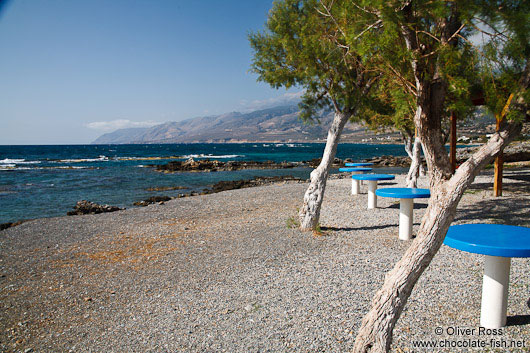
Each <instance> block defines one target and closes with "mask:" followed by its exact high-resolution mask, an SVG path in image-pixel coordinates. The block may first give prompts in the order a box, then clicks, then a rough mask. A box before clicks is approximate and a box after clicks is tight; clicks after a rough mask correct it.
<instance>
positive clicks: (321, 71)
mask: <svg viewBox="0 0 530 353" xmlns="http://www.w3.org/2000/svg"><path fill="white" fill-rule="evenodd" d="M334 9H337V10H339V11H342V8H340V7H334ZM325 11H326V9H325V8H324V7H323V6H322V4H321V3H320V2H319V1H317V0H304V1H301V0H283V1H276V2H274V5H273V8H272V9H271V11H270V13H269V18H268V20H267V23H266V29H265V31H263V32H256V33H251V34H250V35H249V41H250V45H251V47H252V49H253V50H254V57H253V62H252V66H251V71H252V72H254V73H256V74H258V80H260V81H264V82H267V83H269V84H270V85H271V86H272V87H275V88H279V87H285V88H290V87H293V86H297V87H302V88H304V89H305V94H304V95H303V97H302V103H301V104H300V108H301V117H302V118H303V119H306V120H307V119H311V117H312V116H314V115H315V114H316V112H317V111H318V110H320V109H328V108H330V107H333V108H334V109H336V110H352V109H354V108H357V107H358V105H360V104H362V102H363V100H364V96H363V94H362V89H363V88H364V87H365V85H366V82H368V80H370V78H371V76H372V75H371V74H370V73H369V72H366V70H365V63H364V62H363V60H362V59H363V58H362V57H360V56H358V55H351V54H349V53H348V49H347V48H346V47H344V46H341V43H344V40H345V38H343V36H342V35H341V34H340V28H339V26H338V24H337V23H336V22H335V21H334V19H333V17H332V16H327V15H326V14H325ZM333 16H335V14H333Z"/></svg>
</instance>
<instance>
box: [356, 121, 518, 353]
mask: <svg viewBox="0 0 530 353" xmlns="http://www.w3.org/2000/svg"><path fill="white" fill-rule="evenodd" d="M520 130H521V125H520V124H511V125H509V126H507V127H506V129H504V130H503V131H501V132H499V133H496V134H495V135H494V136H493V137H492V138H491V139H490V140H489V141H488V143H487V144H485V145H484V146H482V147H481V148H480V149H479V150H478V151H477V152H476V153H475V154H474V155H473V156H472V157H471V158H469V159H468V160H467V161H466V162H465V163H464V164H462V166H461V167H460V168H459V169H458V170H457V171H456V173H455V174H454V175H453V176H452V177H451V178H450V179H449V180H445V181H439V182H438V183H436V184H435V185H434V187H432V188H431V198H430V199H429V206H428V208H427V211H426V213H425V216H424V217H423V219H422V221H421V225H420V230H419V232H418V236H417V237H416V239H415V240H414V241H413V243H412V244H411V246H410V247H409V248H408V250H407V251H406V252H405V254H404V255H403V257H402V258H401V260H400V261H399V262H398V263H397V264H396V265H395V267H394V269H392V270H391V271H390V272H389V273H388V274H387V275H386V277H385V282H384V284H383V286H382V288H381V289H380V290H379V291H378V292H377V294H376V295H375V297H374V299H373V301H372V308H371V310H370V312H369V313H368V314H367V315H366V316H365V317H364V319H363V321H362V324H361V328H360V330H359V333H358V335H357V338H356V340H355V346H354V349H353V351H354V352H387V351H388V350H390V345H391V343H392V331H393V329H394V326H395V324H396V322H397V320H398V319H399V316H400V315H401V312H402V311H403V308H404V306H405V304H406V303H407V299H408V298H409V296H410V294H411V292H412V289H413V288H414V285H415V284H416V282H417V280H418V278H419V277H420V275H421V274H422V273H423V271H424V270H425V269H426V268H427V266H429V264H430V262H431V260H432V258H433V257H434V255H435V254H436V252H437V251H438V249H439V248H440V246H441V245H442V243H443V240H444V238H445V234H446V232H447V229H448V228H449V225H450V224H451V222H452V221H453V219H454V216H455V213H456V207H457V205H458V202H459V201H460V199H461V198H462V195H463V194H464V191H465V190H466V188H467V187H468V186H469V185H470V184H471V183H472V182H473V180H474V179H475V176H476V175H477V174H478V172H479V171H480V170H481V169H482V168H484V166H486V164H488V163H489V162H490V161H491V160H492V159H493V157H494V156H495V155H496V154H497V153H498V152H499V151H501V150H502V149H503V148H504V146H506V145H507V144H508V143H510V142H511V141H512V140H513V139H514V138H515V137H516V136H517V135H518V133H519V132H520ZM431 178H432V177H431Z"/></svg>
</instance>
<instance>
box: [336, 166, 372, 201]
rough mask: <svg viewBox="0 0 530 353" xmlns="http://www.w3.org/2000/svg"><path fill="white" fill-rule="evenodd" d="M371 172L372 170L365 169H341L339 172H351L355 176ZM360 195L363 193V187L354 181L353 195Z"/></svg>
mask: <svg viewBox="0 0 530 353" xmlns="http://www.w3.org/2000/svg"><path fill="white" fill-rule="evenodd" d="M371 170H372V168H363V167H352V168H339V172H351V173H353V175H355V174H362V173H364V172H369V171H371ZM360 193H361V187H360V185H359V181H358V180H355V181H352V185H351V194H352V195H358V194H360Z"/></svg>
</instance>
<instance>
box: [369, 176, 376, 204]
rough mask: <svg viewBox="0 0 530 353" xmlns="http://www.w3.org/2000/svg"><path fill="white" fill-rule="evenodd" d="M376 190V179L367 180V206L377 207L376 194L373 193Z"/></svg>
mask: <svg viewBox="0 0 530 353" xmlns="http://www.w3.org/2000/svg"><path fill="white" fill-rule="evenodd" d="M375 190H377V180H368V208H369V209H372V208H376V207H377V196H376V194H375Z"/></svg>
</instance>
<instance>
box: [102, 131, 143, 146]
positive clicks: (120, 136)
mask: <svg viewBox="0 0 530 353" xmlns="http://www.w3.org/2000/svg"><path fill="white" fill-rule="evenodd" d="M147 130H149V128H148V127H132V128H129V129H119V130H116V131H113V132H110V133H108V134H104V135H102V136H100V137H98V138H97V140H95V141H94V142H92V143H94V144H100V145H104V144H111V143H117V144H120V143H131V141H136V140H138V139H141V138H142V136H143V134H144V133H146V132H147Z"/></svg>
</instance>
